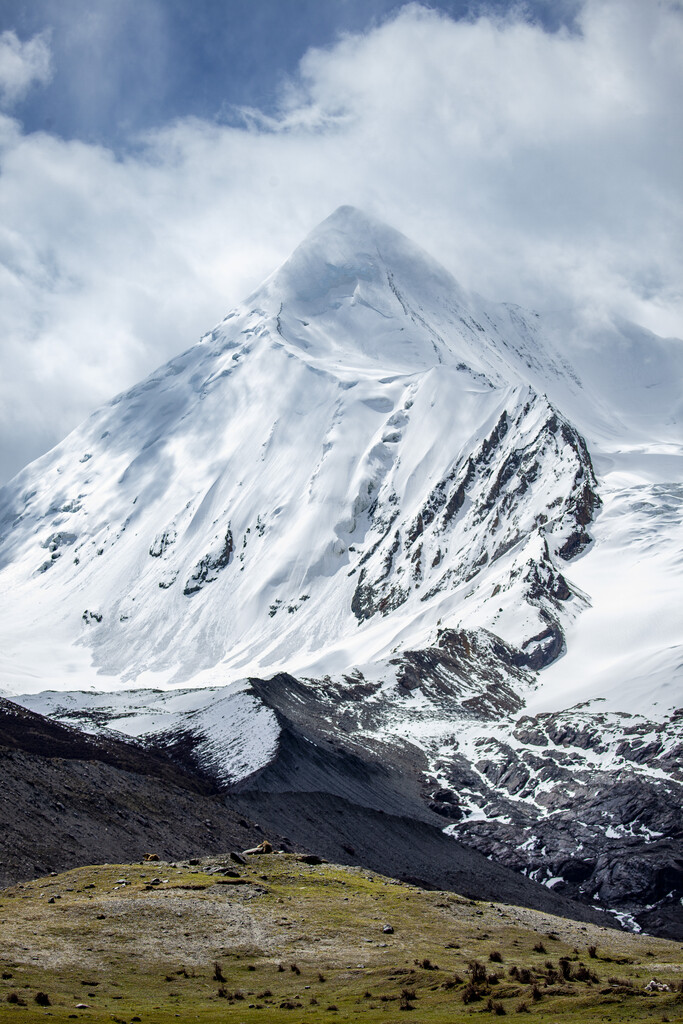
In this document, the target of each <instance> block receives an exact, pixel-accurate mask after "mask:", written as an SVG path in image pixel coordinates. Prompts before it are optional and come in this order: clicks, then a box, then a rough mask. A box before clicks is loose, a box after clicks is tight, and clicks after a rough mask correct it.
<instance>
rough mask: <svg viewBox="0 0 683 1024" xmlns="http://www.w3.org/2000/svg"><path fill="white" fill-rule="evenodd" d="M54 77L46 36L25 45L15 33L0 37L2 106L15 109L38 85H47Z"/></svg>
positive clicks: (3, 33)
mask: <svg viewBox="0 0 683 1024" xmlns="http://www.w3.org/2000/svg"><path fill="white" fill-rule="evenodd" d="M51 76H52V67H51V60H50V47H49V44H48V40H47V37H46V34H45V33H41V34H40V35H36V36H34V37H33V38H32V39H29V40H27V41H26V42H25V43H22V42H21V40H20V39H19V38H18V36H17V35H16V33H15V32H12V31H7V32H2V33H1V34H0V102H1V103H2V105H3V106H4V107H9V106H12V104H14V103H16V102H17V100H20V99H22V97H23V96H25V95H26V93H27V92H28V90H29V89H30V88H31V86H32V85H34V84H35V83H39V84H41V85H46V84H47V83H48V82H49V81H50V78H51Z"/></svg>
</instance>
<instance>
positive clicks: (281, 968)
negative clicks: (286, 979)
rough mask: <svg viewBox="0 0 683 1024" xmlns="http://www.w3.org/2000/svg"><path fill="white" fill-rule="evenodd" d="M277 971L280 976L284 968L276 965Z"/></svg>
mask: <svg viewBox="0 0 683 1024" xmlns="http://www.w3.org/2000/svg"><path fill="white" fill-rule="evenodd" d="M277 969H278V971H279V973H280V974H282V972H283V971H284V967H283V966H282V964H278V965H277Z"/></svg>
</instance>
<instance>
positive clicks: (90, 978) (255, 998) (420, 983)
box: [0, 853, 683, 1024]
mask: <svg viewBox="0 0 683 1024" xmlns="http://www.w3.org/2000/svg"><path fill="white" fill-rule="evenodd" d="M385 926H388V927H390V928H391V929H393V931H388V932H385V931H384V928H385ZM652 979H656V980H657V981H658V982H660V983H662V984H663V985H666V986H667V988H668V990H665V991H661V992H648V991H646V988H645V986H646V985H647V984H648V983H649V982H650V981H651V980H652ZM37 997H38V1000H39V1001H36V999H37ZM411 1011H412V1012H413V1017H410V1018H408V1019H409V1020H414V1021H416V1022H425V1024H427V1022H434V1024H437V1022H438V1024H457V1022H459V1021H470V1020H472V1015H473V1014H475V1015H479V1016H480V1017H481V1016H482V1015H483V1019H492V1018H493V1017H494V1016H504V1015H510V1014H516V1013H521V1014H526V1015H527V1016H528V1018H529V1019H530V1020H531V1019H534V1020H537V1021H544V1022H548V1024H551V1022H559V1021H561V1022H563V1024H564V1022H565V1021H566V1022H567V1024H569V1022H577V1024H578V1022H588V1021H591V1022H594V1021H611V1022H615V1024H616V1022H620V1021H624V1022H626V1021H628V1022H630V1024H633V1022H638V1021H650V1020H653V1021H662V1020H669V1021H680V1020H681V1019H683V947H681V946H680V945H679V944H677V943H674V942H670V941H666V940H663V939H655V938H650V937H647V936H637V935H631V934H627V933H621V932H615V931H614V930H613V929H607V928H601V927H598V926H595V925H591V924H582V923H580V922H575V921H570V920H567V919H566V918H559V917H553V916H551V915H548V914H542V913H539V912H536V911H533V910H528V909H521V908H515V907H510V906H504V905H500V904H495V903H482V902H475V901H472V900H469V899H464V898H462V897H459V896H457V895H454V894H453V893H450V892H426V891H424V890H422V889H418V888H415V887H413V886H411V885H408V884H406V883H403V882H397V881H395V880H393V879H389V878H385V877H383V876H381V875H378V874H375V873H372V872H369V871H367V870H366V869H361V868H349V867H340V866H337V865H332V864H326V863H323V864H308V863H304V862H302V861H301V860H299V859H297V857H296V856H295V855H292V854H282V853H278V854H275V853H273V854H266V855H260V856H250V857H249V858H248V863H247V864H246V865H239V864H236V863H235V862H234V861H232V860H231V859H230V858H228V857H225V858H210V859H205V860H202V861H201V862H200V863H199V862H196V863H190V862H187V861H184V862H178V863H173V864H169V863H164V862H161V861H152V862H147V863H137V864H126V865H121V864H118V865H100V866H97V867H83V868H78V869H76V870H73V871H69V872H66V873H64V874H60V875H52V876H49V877H45V878H40V879H37V880H35V881H31V882H28V883H25V884H23V885H17V886H14V887H12V888H10V889H5V890H2V891H1V892H0V1022H2V1024H4V1022H5V1021H30V1022H33V1021H43V1020H52V1021H54V1022H61V1021H67V1020H72V1019H83V1020H90V1021H96V1022H100V1021H101V1022H104V1021H106V1022H108V1024H110V1022H112V1021H114V1022H116V1024H122V1022H126V1024H130V1022H133V1021H141V1022H143V1024H169V1022H175V1021H177V1020H181V1021H183V1022H185V1021H201V1022H202V1024H213V1022H219V1021H220V1022H235V1024H239V1022H243V1021H245V1022H246V1021H252V1020H254V1021H263V1022H273V1024H276V1022H277V1024H279V1022H287V1024H294V1022H299V1021H304V1020H306V1021H318V1020H320V1019H322V1020H332V1021H334V1020H337V1021H354V1020H360V1019H362V1020H369V1021H376V1022H377V1024H396V1022H402V1021H404V1020H405V1019H406V1018H405V1016H404V1014H405V1013H409V1012H411Z"/></svg>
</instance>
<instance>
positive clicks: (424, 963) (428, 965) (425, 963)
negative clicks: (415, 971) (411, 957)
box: [415, 956, 439, 971]
mask: <svg viewBox="0 0 683 1024" xmlns="http://www.w3.org/2000/svg"><path fill="white" fill-rule="evenodd" d="M415 963H416V964H417V965H418V967H422V969H423V970H425V971H438V969H439V968H438V967H437V966H436V964H433V963H432V961H431V960H430V959H429V957H428V956H426V957H425V958H424V960H416V961H415Z"/></svg>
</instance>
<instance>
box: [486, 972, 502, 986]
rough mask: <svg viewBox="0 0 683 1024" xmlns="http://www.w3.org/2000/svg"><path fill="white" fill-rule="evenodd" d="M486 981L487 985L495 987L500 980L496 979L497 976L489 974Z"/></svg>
mask: <svg viewBox="0 0 683 1024" xmlns="http://www.w3.org/2000/svg"><path fill="white" fill-rule="evenodd" d="M486 980H487V981H488V983H489V985H497V984H498V982H499V981H500V978H499V977H498V975H497V974H489V976H488V978H487V979H486Z"/></svg>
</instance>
